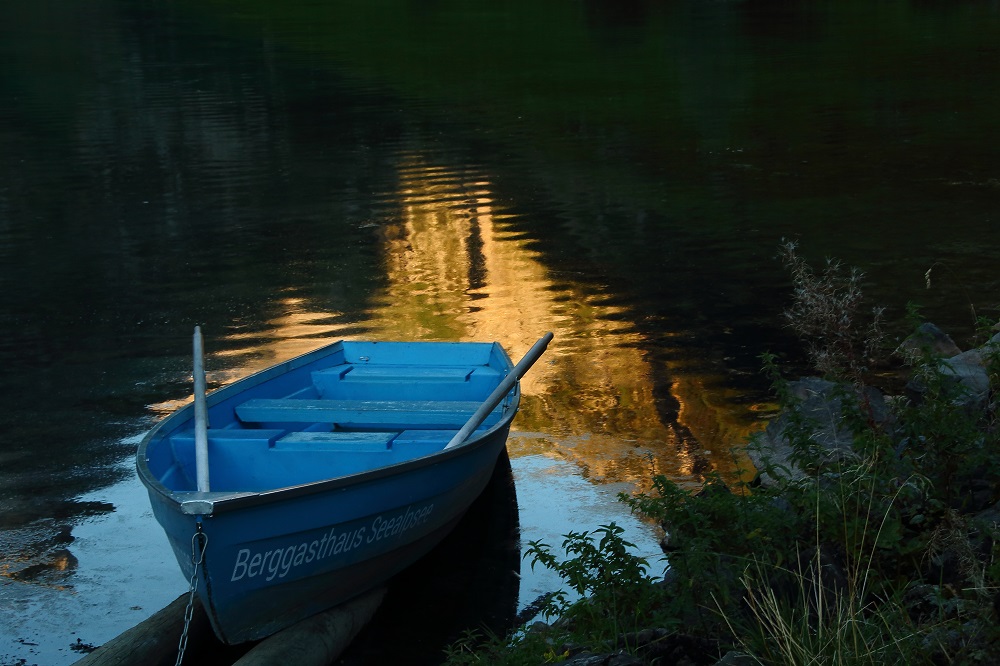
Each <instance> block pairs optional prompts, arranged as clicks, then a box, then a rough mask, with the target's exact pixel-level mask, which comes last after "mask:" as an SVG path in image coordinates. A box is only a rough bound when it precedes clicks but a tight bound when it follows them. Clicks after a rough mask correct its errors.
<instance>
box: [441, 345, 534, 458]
mask: <svg viewBox="0 0 1000 666" xmlns="http://www.w3.org/2000/svg"><path fill="white" fill-rule="evenodd" d="M551 339H552V334H551V333H546V334H545V335H543V336H542V337H541V338H539V340H538V342H536V343H535V344H534V345H532V346H531V349H529V350H528V353H527V354H525V355H524V358H522V359H521V360H520V361H518V363H517V365H515V366H514V369H513V370H511V371H510V374H509V375H507V376H506V377H504V379H503V381H502V382H500V386H497V387H496V388H495V389H494V390H493V393H490V397H488V398H486V402H484V403H483V404H481V405H480V406H479V409H477V410H476V413H475V414H473V415H472V417H471V418H470V419H469V420H468V421H466V423H465V425H464V426H462V429H461V430H459V431H458V432H457V433H456V434H455V436H454V437H452V438H451V441H450V442H448V445H447V446H446V447H444V448H446V449H450V448H453V447H456V446H458V445H459V444H461V443H462V442H464V441H465V440H466V439H468V438H469V435H471V434H472V432H473V431H474V430H475V429H476V428H478V427H479V424H480V423H482V422H483V420H485V419H486V417H487V416H488V415H489V413H490V412H492V411H493V408H494V407H496V406H497V405H499V404H500V401H501V400H503V399H504V396H506V395H507V394H508V393H510V390H511V389H512V388H514V384H515V383H517V381H518V380H519V379H521V377H523V376H524V374H525V373H526V372H528V368H530V367H531V366H532V365H534V363H535V361H537V360H538V357H539V356H541V355H542V353H543V352H544V351H545V348H546V347H547V346H548V344H549V341H550V340H551Z"/></svg>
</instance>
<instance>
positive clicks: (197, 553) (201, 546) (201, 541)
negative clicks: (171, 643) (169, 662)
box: [174, 523, 208, 666]
mask: <svg viewBox="0 0 1000 666" xmlns="http://www.w3.org/2000/svg"><path fill="white" fill-rule="evenodd" d="M206 548H208V535H207V534H205V533H204V532H202V531H201V523H198V531H197V532H195V533H194V534H193V535H192V536H191V562H192V563H193V564H194V570H193V571H192V572H191V591H190V593H189V594H188V602H187V606H186V607H185V608H184V631H182V632H181V640H180V643H178V644H177V661H176V662H174V666H181V664H182V663H183V662H184V651H185V650H187V643H188V629H189V628H190V626H191V618H192V617H194V595H195V593H196V592H197V591H198V567H200V566H201V565H202V563H203V562H204V561H205V549H206Z"/></svg>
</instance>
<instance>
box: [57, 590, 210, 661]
mask: <svg viewBox="0 0 1000 666" xmlns="http://www.w3.org/2000/svg"><path fill="white" fill-rule="evenodd" d="M187 600H188V595H187V594H182V595H181V596H179V597H177V599H175V600H174V601H173V602H172V603H171V604H170V605H169V606H167V607H166V608H164V609H162V610H160V611H158V612H157V613H154V614H153V615H151V616H150V617H148V618H146V619H145V620H143V621H142V622H140V623H139V624H137V625H136V626H134V627H132V628H131V629H129V630H128V631H126V632H125V633H123V634H121V635H120V636H117V637H115V638H113V639H111V640H110V641H108V642H107V643H105V644H104V645H102V646H101V647H99V648H97V649H96V650H94V651H93V652H91V653H90V654H88V655H87V656H86V657H84V658H83V659H81V660H80V661H78V662H76V665H77V666H139V665H140V664H143V665H145V664H148V665H150V666H160V665H163V666H170V665H171V664H173V663H174V662H175V661H176V660H177V643H178V641H179V640H180V637H181V632H182V631H183V630H184V608H185V607H186V606H187ZM211 633H212V629H211V626H210V625H209V622H208V616H207V615H206V614H205V609H204V608H202V606H201V602H200V601H198V600H197V599H195V606H194V614H193V616H192V619H191V627H190V628H189V630H188V650H189V651H192V652H193V651H197V649H198V647H197V646H198V643H199V642H200V640H201V639H203V638H204V637H205V636H206V635H208V634H211Z"/></svg>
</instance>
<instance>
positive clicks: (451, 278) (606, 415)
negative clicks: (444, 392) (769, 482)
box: [156, 157, 750, 490]
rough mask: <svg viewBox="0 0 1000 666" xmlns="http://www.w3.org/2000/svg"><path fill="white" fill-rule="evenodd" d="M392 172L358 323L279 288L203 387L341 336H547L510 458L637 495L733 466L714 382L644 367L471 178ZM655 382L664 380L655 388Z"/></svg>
mask: <svg viewBox="0 0 1000 666" xmlns="http://www.w3.org/2000/svg"><path fill="white" fill-rule="evenodd" d="M399 175H400V187H399V190H398V192H397V193H396V196H397V197H398V201H397V204H398V211H399V213H398V216H397V217H396V218H395V219H393V220H391V221H389V222H386V223H384V224H383V225H382V226H381V227H380V231H379V233H380V240H381V243H382V257H383V259H382V262H383V265H384V270H385V275H386V278H387V279H386V283H385V284H386V286H385V287H384V288H383V289H382V290H381V291H380V292H379V293H376V294H374V295H373V296H372V301H371V302H372V305H371V307H370V309H369V311H368V314H367V317H368V319H367V320H366V321H363V322H357V321H346V322H345V319H344V317H342V316H340V315H339V313H335V312H329V311H327V312H321V311H313V310H310V305H309V303H308V302H306V301H304V300H302V299H299V298H295V297H288V298H286V299H284V300H283V301H282V302H281V303H279V304H278V305H279V308H277V309H278V310H279V311H281V312H282V313H283V314H282V315H281V316H280V317H279V318H276V319H274V320H273V321H271V322H269V325H268V331H269V332H268V333H266V334H265V335H264V337H263V338H262V337H261V336H262V334H261V333H260V331H255V332H254V333H252V334H250V333H246V334H244V333H240V332H238V331H237V332H234V333H233V334H231V335H229V336H227V339H228V342H230V343H234V344H232V345H231V348H232V351H229V352H222V354H223V355H226V354H228V355H231V356H235V357H239V362H237V363H235V365H236V367H234V368H232V369H229V370H225V371H219V370H216V371H214V372H213V371H211V370H210V372H209V377H208V379H209V382H210V384H212V385H216V386H217V385H221V384H225V383H228V382H230V381H233V380H235V379H237V378H239V377H242V376H245V375H246V374H249V373H250V372H253V371H256V370H260V369H263V368H265V367H268V366H270V365H273V364H274V363H276V362H278V361H280V360H282V359H286V358H291V357H293V356H296V355H298V354H301V353H305V352H307V351H310V350H312V349H315V348H316V347H318V346H320V345H322V344H325V343H327V342H329V341H331V340H335V339H340V338H351V337H355V338H358V337H366V338H374V339H382V340H460V341H464V340H478V341H492V340H497V341H499V342H501V343H502V344H503V345H504V347H505V348H506V349H507V351H508V353H510V355H511V357H512V358H513V359H514V360H515V361H516V360H517V359H519V358H520V357H521V356H522V355H523V354H524V353H525V352H526V351H527V350H528V348H529V347H530V346H531V345H532V344H533V343H534V342H535V340H537V339H538V338H539V337H540V336H541V335H542V334H543V333H544V332H546V331H552V332H553V333H555V339H554V341H553V342H552V343H551V344H550V345H549V349H548V351H547V352H546V354H545V355H544V356H543V357H542V359H541V361H540V362H539V363H538V364H536V366H535V367H534V368H532V370H531V371H530V372H529V374H528V375H527V377H526V378H525V379H524V380H523V381H522V389H523V392H524V399H523V401H522V408H521V412H520V413H519V414H518V417H517V419H515V422H514V429H515V431H514V432H512V434H511V438H510V441H509V445H508V450H509V452H510V454H511V456H512V457H517V456H521V455H531V454H544V455H549V456H559V457H563V458H565V459H568V460H570V461H573V462H574V463H575V464H576V465H577V466H578V468H579V469H580V470H581V474H582V475H583V476H585V477H587V478H590V479H593V480H595V481H599V482H604V483H623V484H626V485H627V486H629V487H632V488H634V489H638V490H646V489H648V488H649V487H650V482H651V479H652V476H653V475H654V474H665V475H667V476H670V477H672V478H675V479H677V480H680V481H698V480H700V479H701V478H702V476H701V475H703V474H704V473H705V472H707V471H710V470H718V471H720V472H721V473H722V474H723V475H724V476H727V477H730V478H732V477H734V476H736V475H737V474H738V471H737V464H736V462H734V460H733V457H732V456H731V454H730V453H729V451H730V449H731V448H732V447H734V446H737V445H739V444H741V443H742V442H743V441H744V440H745V437H746V436H747V434H748V431H749V426H748V425H747V423H749V422H750V421H749V420H748V419H746V418H745V415H743V414H739V413H735V412H734V410H733V409H732V408H731V407H729V406H727V405H726V404H725V401H724V400H723V399H721V398H723V397H724V396H720V395H717V394H713V393H712V391H710V390H709V389H707V388H706V387H707V386H710V385H722V384H723V382H721V381H718V378H716V377H708V376H705V375H704V374H698V373H696V372H691V371H687V370H685V369H684V368H682V367H681V366H679V365H674V366H673V367H667V368H656V367H654V366H653V365H652V363H653V361H650V359H649V358H648V357H647V355H646V352H644V351H643V345H642V343H643V342H644V341H643V339H642V337H641V335H640V334H638V333H636V332H635V331H634V330H633V329H632V327H631V325H630V323H629V322H628V320H627V316H626V313H625V312H623V310H622V308H620V307H617V306H615V305H612V304H609V303H608V301H609V299H608V298H607V295H604V294H597V295H595V294H593V286H587V287H586V288H585V286H584V285H582V284H575V283H573V282H572V281H568V280H566V279H560V280H558V281H556V280H554V279H553V278H552V277H551V276H550V274H549V272H548V270H547V268H546V266H545V265H544V264H543V263H542V261H541V258H540V256H539V255H538V253H537V252H535V251H534V250H533V249H532V248H531V247H530V239H529V238H525V237H523V236H521V235H518V234H517V233H516V232H515V231H514V230H513V229H512V228H511V226H510V225H509V224H507V223H506V222H505V219H506V216H505V215H504V214H503V212H502V210H501V211H498V210H497V208H496V206H495V204H494V200H495V197H494V196H493V194H492V192H491V190H490V183H489V180H488V179H487V178H486V177H484V176H483V175H482V174H480V173H473V172H463V171H462V170H456V169H454V168H450V167H442V166H437V165H433V164H426V163H424V162H422V161H421V160H420V159H419V158H417V157H408V158H406V159H405V161H404V163H403V164H402V165H401V166H400V167H399ZM313 307H315V306H313ZM359 331H363V335H361V334H359V333H358V332H359ZM242 338H245V339H242ZM241 342H242V343H243V344H241ZM661 362H662V361H661ZM229 365H233V364H229ZM654 377H657V378H659V381H660V382H661V384H662V383H664V382H667V383H668V384H669V385H668V386H660V387H657V386H656V385H655V382H654ZM664 378H668V379H664ZM664 391H666V392H668V393H669V395H670V400H669V402H671V403H672V404H673V406H672V407H671V408H669V409H666V410H662V409H658V407H657V405H658V402H657V399H656V394H657V392H659V393H662V392H664ZM661 402H662V401H661ZM167 406H168V405H167V404H166V403H164V404H163V405H157V406H156V407H158V408H165V407H167ZM741 462H742V461H741Z"/></svg>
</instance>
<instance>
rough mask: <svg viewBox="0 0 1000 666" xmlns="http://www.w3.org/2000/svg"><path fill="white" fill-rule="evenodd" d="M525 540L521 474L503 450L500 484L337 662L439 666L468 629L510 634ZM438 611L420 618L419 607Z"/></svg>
mask: <svg viewBox="0 0 1000 666" xmlns="http://www.w3.org/2000/svg"><path fill="white" fill-rule="evenodd" d="M521 564H522V561H521V534H520V531H519V523H518V504H517V495H516V492H515V489H514V476H513V472H512V470H511V465H510V460H509V459H508V457H507V454H506V453H505V452H503V451H501V452H500V458H499V459H498V461H497V465H496V468H495V469H494V472H493V478H492V479H491V480H490V482H489V484H487V486H486V489H485V490H484V491H483V493H482V494H481V495H480V496H479V498H478V499H477V500H476V501H475V502H473V504H472V506H471V507H469V510H468V512H466V514H465V516H464V517H463V518H462V520H461V521H460V522H459V524H458V525H457V526H456V527H455V529H454V530H453V531H452V533H451V534H449V535H448V536H447V537H446V538H445V539H444V540H443V541H442V542H441V543H440V544H438V545H437V546H436V547H435V548H434V550H432V551H431V552H430V553H428V554H427V556H426V557H424V558H422V559H421V560H419V561H418V562H416V563H415V564H414V565H413V566H411V567H409V568H408V569H406V570H405V571H404V572H402V573H400V574H399V575H398V576H397V577H395V578H393V581H392V585H390V586H389V589H388V593H387V594H386V596H385V598H384V599H383V601H382V604H381V606H380V607H379V609H378V611H377V612H376V614H375V616H374V617H373V618H372V619H371V621H370V622H369V623H368V625H367V626H366V627H365V629H364V630H363V631H362V632H361V633H360V634H359V635H358V636H357V637H356V638H355V639H354V641H353V642H352V643H351V646H350V647H349V648H348V649H347V650H346V651H345V652H344V654H342V655H341V656H340V657H339V658H338V660H337V663H338V664H340V665H341V666H367V665H368V664H411V665H413V666H436V665H437V664H440V663H441V661H442V651H443V650H444V649H445V647H446V646H448V645H450V644H452V643H454V642H455V641H456V640H458V639H460V638H462V636H463V635H464V634H466V633H467V632H468V631H470V630H472V631H478V632H483V633H493V634H495V635H498V636H504V635H506V634H507V632H508V631H510V630H511V629H513V627H514V625H516V624H517V622H518V619H517V613H518V598H519V593H520V591H521V576H520V574H519V571H520V569H521ZM415 605H417V606H418V607H419V608H433V612H431V613H414V607H415Z"/></svg>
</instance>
